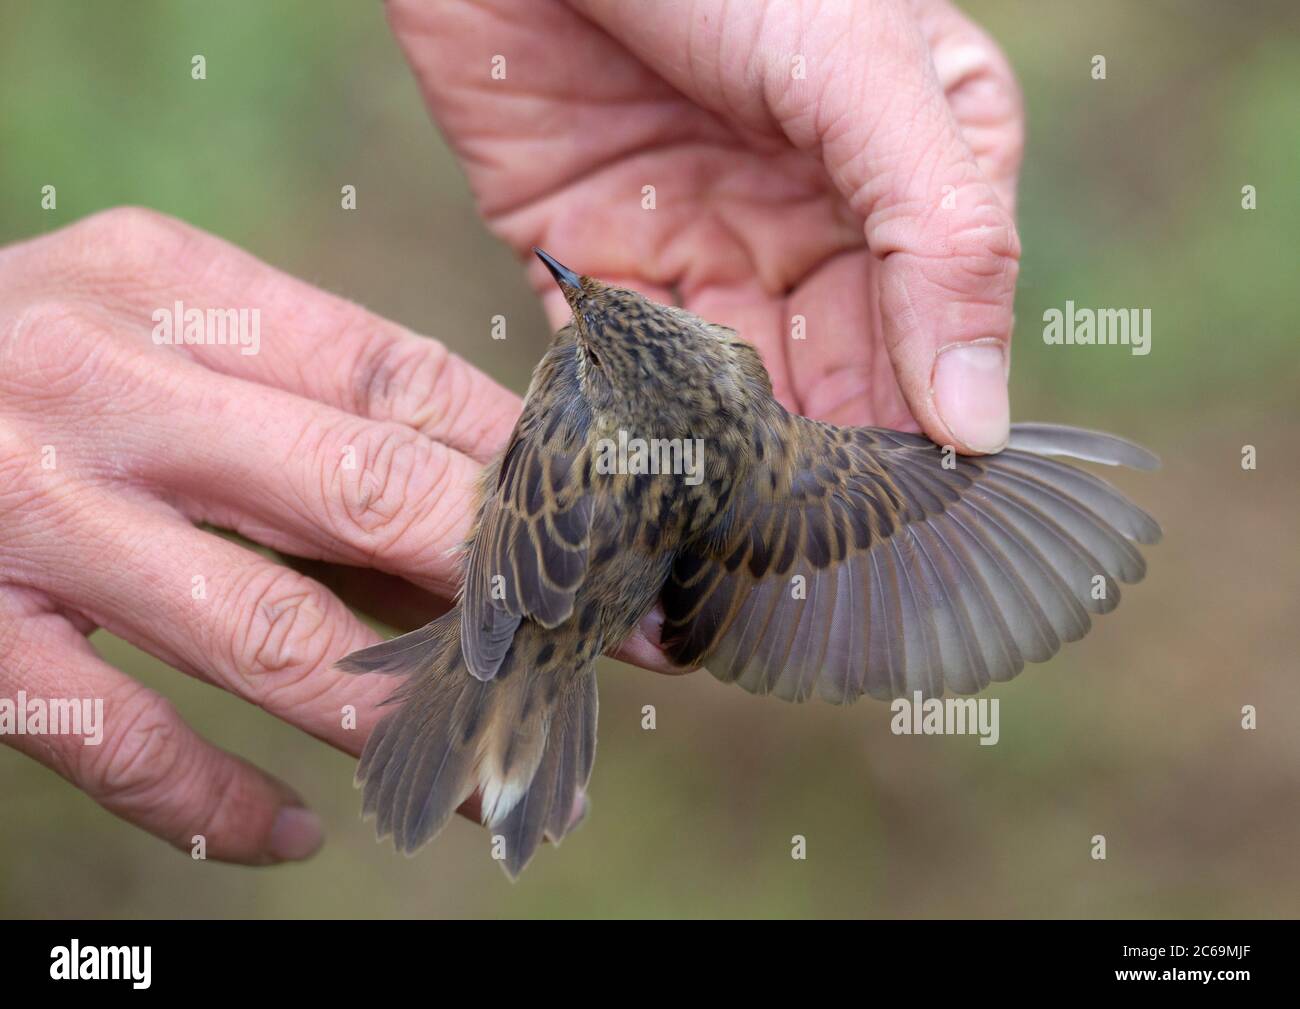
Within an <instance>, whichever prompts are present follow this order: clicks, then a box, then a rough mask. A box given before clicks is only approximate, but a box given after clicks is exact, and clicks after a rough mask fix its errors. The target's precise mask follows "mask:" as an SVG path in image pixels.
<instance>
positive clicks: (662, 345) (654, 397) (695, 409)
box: [533, 249, 771, 425]
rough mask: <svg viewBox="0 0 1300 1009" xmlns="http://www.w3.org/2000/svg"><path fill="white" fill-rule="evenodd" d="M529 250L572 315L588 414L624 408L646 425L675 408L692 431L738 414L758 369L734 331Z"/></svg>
mask: <svg viewBox="0 0 1300 1009" xmlns="http://www.w3.org/2000/svg"><path fill="white" fill-rule="evenodd" d="M533 251H534V252H535V253H536V254H537V257H538V258H539V259H540V260H541V261H542V262H543V263H545V264H546V267H547V269H548V270H550V272H551V276H552V277H554V278H555V282H556V284H558V285H559V287H560V290H561V291H562V292H564V298H565V301H567V302H568V304H569V308H570V309H571V310H572V311H573V329H574V333H575V336H576V337H577V345H578V373H579V379H580V381H581V384H582V389H583V393H584V394H585V395H586V397H587V399H588V400H589V401H590V402H591V404H592V405H593V406H594V407H596V408H597V409H600V408H603V407H607V406H611V405H613V404H616V403H622V404H624V405H625V406H626V407H627V408H628V411H629V412H630V413H632V414H633V415H638V414H639V415H643V416H646V417H647V418H648V417H649V416H651V415H653V414H657V413H659V412H660V411H659V410H658V409H657V407H658V406H659V404H661V403H667V404H674V405H675V409H676V410H677V411H678V412H679V413H681V414H683V417H682V419H683V421H685V422H686V423H688V424H691V425H695V424H696V423H697V419H698V418H697V415H699V414H707V415H708V416H709V417H710V418H715V419H716V417H717V415H718V414H719V413H721V414H722V415H724V416H725V415H726V414H728V413H730V412H731V411H732V410H740V409H742V408H743V400H744V397H745V396H746V395H747V394H749V392H750V387H751V385H752V381H753V376H750V375H748V374H746V373H747V372H751V371H753V370H754V368H755V367H757V369H758V370H759V371H760V372H761V371H762V365H761V363H758V356H757V354H756V353H755V352H754V350H753V348H751V347H750V346H749V345H748V344H746V343H744V342H743V341H741V340H740V339H739V338H737V336H736V333H735V331H734V330H731V329H727V328H726V327H725V326H718V325H715V324H713V323H711V322H708V321H706V320H704V319H701V318H700V317H699V316H698V315H694V314H692V313H690V312H688V311H686V310H685V309H681V308H675V307H673V306H670V305H661V304H659V303H658V302H655V301H651V300H650V299H649V298H647V297H645V295H643V294H638V293H637V292H636V291H631V290H627V289H625V288H621V287H612V286H610V285H608V284H605V283H602V282H601V281H599V280H596V279H594V278H592V277H587V276H581V275H579V274H577V273H575V272H574V271H573V270H570V269H569V268H568V267H567V266H564V265H562V264H561V263H559V262H557V261H556V260H555V259H554V258H553V257H551V256H550V255H548V254H547V253H545V252H543V251H542V250H541V249H534V250H533ZM766 379H767V375H766V372H763V373H762V382H763V383H766ZM767 388H768V390H769V391H770V388H771V386H770V383H767Z"/></svg>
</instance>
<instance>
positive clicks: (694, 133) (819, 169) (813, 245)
mask: <svg viewBox="0 0 1300 1009" xmlns="http://www.w3.org/2000/svg"><path fill="white" fill-rule="evenodd" d="M389 16H390V20H391V22H392V25H393V28H394V31H395V32H396V34H397V37H398V39H399V40H400V42H401V44H402V46H403V48H404V50H405V51H406V54H407V57H408V59H409V60H410V62H411V64H412V66H413V67H414V69H415V72H416V75H417V77H418V79H419V81H420V84H421V86H422V88H423V90H424V94H425V96H426V99H427V101H428V104H429V107H430V109H431V111H432V113H433V115H434V117H435V118H436V119H437V121H438V122H439V124H440V125H441V126H442V128H443V129H444V131H445V132H446V134H447V136H448V138H449V139H450V141H451V143H452V144H453V146H454V147H455V149H456V151H457V153H458V155H459V157H460V159H461V161H462V163H463V165H464V167H465V170H466V172H467V173H468V176H469V181H470V185H471V186H472V188H473V190H474V193H475V195H476V197H477V200H478V203H479V208H480V210H481V212H482V214H483V216H484V217H485V218H486V220H487V222H488V223H489V225H490V226H491V227H492V228H493V229H494V230H495V231H496V232H497V233H498V234H500V235H501V236H502V237H503V238H505V239H506V240H507V241H508V242H509V243H510V244H511V245H512V246H514V247H515V248H516V249H517V250H519V251H520V252H523V251H524V250H526V249H527V248H528V247H529V246H531V245H541V246H543V247H544V248H546V249H548V250H549V251H551V252H554V253H555V254H556V255H557V256H558V257H559V258H560V259H561V260H563V261H564V262H565V263H566V264H567V265H569V266H571V267H573V268H574V269H577V270H579V271H581V272H584V273H591V274H595V275H598V276H600V277H601V278H602V279H605V280H611V281H614V282H621V283H624V284H627V285H629V286H634V287H636V288H638V289H640V290H642V291H643V292H645V293H647V294H648V295H649V296H651V297H652V298H655V299H657V300H661V301H670V302H672V301H676V302H677V303H679V304H682V305H684V306H685V307H687V308H689V309H690V310H692V311H694V312H696V313H698V314H700V315H702V316H704V317H706V318H708V319H710V320H712V321H716V322H720V323H724V324H726V325H730V326H733V327H735V328H736V329H738V330H739V331H740V333H741V334H742V335H743V336H744V337H745V338H746V339H748V340H750V341H751V342H753V343H755V344H756V345H757V346H758V347H759V349H760V351H761V352H762V354H763V357H764V360H765V362H766V363H767V366H768V369H769V370H770V371H771V373H772V377H773V382H774V384H775V386H776V390H777V393H778V395H779V396H780V397H781V398H782V399H783V400H784V401H785V403H786V404H787V405H788V406H790V407H791V408H793V409H796V410H798V411H800V412H803V413H807V414H809V415H812V416H816V417H820V418H823V419H826V420H830V421H833V422H835V423H839V424H864V423H876V424H883V425H886V426H890V427H897V428H905V429H912V430H915V429H917V428H918V427H919V429H921V430H923V431H924V432H925V433H926V434H927V435H929V436H930V437H931V438H932V439H934V440H935V441H937V442H939V443H941V444H953V445H955V446H957V447H958V448H959V449H962V450H967V451H994V450H997V449H998V448H1000V447H1001V446H1002V444H1003V443H1004V442H1005V440H1006V437H1007V427H1008V404H1007V391H1006V370H1007V361H1008V358H1007V354H1008V352H1009V340H1010V334H1011V324H1012V301H1013V296H1014V292H1015V281H1016V274H1017V262H1018V257H1019V241H1018V238H1017V236H1016V230H1015V224H1014V217H1013V215H1014V208H1015V185H1016V174H1017V171H1018V169H1019V163H1020V154H1021V147H1022V132H1023V123H1022V113H1021V106H1020V97H1019V92H1018V89H1017V86H1016V83H1015V79H1014V77H1013V75H1012V73H1011V70H1010V68H1009V66H1008V65H1007V62H1006V60H1005V58H1004V57H1003V56H1002V54H1001V52H1000V51H999V50H998V48H997V46H996V45H995V44H994V43H993V42H992V41H991V40H990V39H989V38H988V37H987V36H986V35H985V34H984V33H983V32H981V31H980V30H979V29H978V28H977V27H975V26H974V25H973V24H972V23H971V22H970V21H968V20H967V19H966V18H965V17H964V16H963V15H962V14H961V13H960V12H958V11H957V10H956V9H955V8H954V7H953V6H952V5H951V4H949V3H948V2H947V0H864V2H861V3H841V4H823V5H804V4H797V3H759V2H756V3H748V4H725V3H723V2H722V0H697V2H695V3H690V4H682V5H678V4H672V5H665V4H660V3H652V2H650V0H632V2H629V0H572V2H567V3H566V2H561V0H491V2H483V0H474V2H472V3H469V2H446V3H425V2H422V0H390V3H389ZM499 56H503V57H504V58H505V71H506V72H505V78H504V79H493V77H492V76H491V71H492V68H493V60H494V57H499ZM798 61H801V66H802V69H803V71H804V77H803V78H800V77H799V76H797V74H796V70H797V69H798V68H799V66H800V63H799V62H798ZM645 186H653V187H654V194H655V208H654V209H653V210H646V209H643V187H645ZM532 270H533V276H534V279H535V282H536V285H537V287H538V290H539V291H542V292H545V297H546V298H547V303H548V309H549V310H550V312H551V316H552V319H553V321H555V322H557V323H558V322H561V321H562V319H563V317H564V316H565V315H566V314H567V309H566V308H565V306H564V304H563V300H562V298H561V297H560V296H559V294H558V293H557V292H555V290H554V285H553V284H552V283H551V281H550V279H549V277H547V276H546V275H545V273H544V271H543V270H542V269H541V268H540V266H539V265H537V264H533V266H532ZM795 316H803V317H804V319H805V320H806V342H798V341H796V340H792V339H791V331H792V325H793V323H792V320H793V319H794V317H795ZM886 359H888V360H889V361H890V362H891V363H892V368H887V367H885V365H884V362H885V360H886Z"/></svg>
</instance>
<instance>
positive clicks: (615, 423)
mask: <svg viewBox="0 0 1300 1009" xmlns="http://www.w3.org/2000/svg"><path fill="white" fill-rule="evenodd" d="M535 251H536V252H537V255H538V256H539V257H541V259H542V260H543V262H545V263H546V265H547V267H548V268H549V269H550V271H551V273H552V274H553V275H554V277H555V280H556V282H557V283H558V284H559V285H560V288H561V289H562V290H563V291H564V296H565V298H566V299H567V301H568V303H569V306H570V307H571V308H572V310H573V319H572V321H571V322H570V323H569V324H568V325H567V326H565V327H564V328H563V329H561V330H560V331H559V333H557V334H556V336H555V339H554V340H553V341H552V343H551V346H550V348H549V349H548V350H547V352H546V355H545V357H543V358H542V360H541V362H540V363H539V364H538V366H537V369H536V371H535V372H534V373H533V379H532V383H531V385H530V386H529V389H528V394H527V397H526V399H525V401H524V408H523V414H522V415H521V416H520V418H519V422H518V423H517V424H516V425H515V429H514V433H513V434H512V436H511V438H510V442H509V444H508V445H507V447H506V449H505V452H504V454H503V455H502V456H501V458H500V459H499V461H497V462H495V463H493V464H491V465H489V466H488V467H487V469H486V470H485V472H484V475H483V481H482V493H481V501H480V504H479V507H478V517H477V522H476V524H475V527H474V531H473V533H472V534H471V536H470V540H469V543H468V556H467V560H466V568H465V583H464V589H463V591H462V594H461V597H460V600H459V602H458V603H457V605H456V606H455V608H454V609H452V610H451V611H450V612H449V613H447V614H446V615H445V616H443V617H441V618H439V619H437V620H435V621H433V622H432V623H431V624H428V625H427V626H425V627H424V628H422V629H420V630H418V631H414V632H412V633H410V634H406V635H403V636H402V637H399V638H395V639H393V640H392V641H388V642H385V643H383V644H379V645H375V646H374V647H372V648H367V649H364V650H363V651H359V652H356V653H354V654H352V655H350V656H348V657H347V658H346V659H344V660H343V661H342V663H341V665H342V667H343V668H344V669H347V670H349V671H351V672H357V673H362V672H381V673H391V674H395V675H400V676H403V677H405V679H404V680H403V682H402V683H401V684H400V685H399V686H398V687H397V689H396V691H395V692H394V694H393V696H392V698H391V699H390V702H389V703H391V704H393V705H395V706H396V710H394V711H393V712H391V713H390V714H388V715H387V716H386V717H385V718H384V719H383V720H382V721H381V722H380V723H379V725H378V727H377V728H376V729H375V730H374V733H373V734H372V735H371V737H370V740H369V742H368V743H367V745H366V748H365V752H364V754H363V755H362V757H361V763H360V766H359V768H358V771H357V778H358V781H359V782H362V783H364V800H363V808H364V811H365V812H366V813H367V814H370V813H373V814H375V815H376V816H377V818H378V831H379V835H380V836H381V837H383V836H386V835H388V834H392V836H393V839H394V842H395V844H396V845H397V847H398V848H399V849H400V850H403V851H412V850H414V849H415V848H417V847H418V846H420V845H421V844H423V843H424V842H425V841H427V840H428V839H429V838H431V837H432V836H433V835H434V834H436V833H437V832H438V831H439V830H440V829H441V828H442V826H443V825H444V824H445V823H446V822H447V820H448V818H449V817H450V816H451V814H452V813H453V811H454V810H455V809H456V808H457V807H458V806H459V805H460V804H461V803H462V802H464V801H465V800H466V799H468V798H469V797H470V796H471V795H473V794H474V793H476V792H477V793H478V795H479V797H480V803H481V810H482V817H483V821H484V822H485V823H487V824H488V825H490V826H491V827H492V828H493V830H494V832H496V833H498V834H500V835H501V836H502V837H503V838H504V846H505V851H504V859H503V864H504V866H505V868H506V871H507V872H508V873H509V874H510V875H511V876H512V877H513V876H515V875H517V874H518V873H519V871H520V870H521V869H522V868H523V867H524V865H525V864H526V863H527V862H528V860H529V859H530V858H531V857H532V854H533V852H534V850H535V849H536V848H537V845H538V844H539V843H540V842H541V841H542V839H543V837H544V836H545V837H549V838H550V839H552V840H554V841H558V840H560V838H562V837H563V836H564V834H565V833H566V831H567V830H568V829H569V826H570V816H571V812H572V810H573V808H574V800H575V796H576V795H577V794H578V793H579V791H580V790H584V789H585V788H586V785H587V781H588V778H589V777H590V775H591V766H592V760H593V758H594V756H595V750H596V677H595V668H594V664H595V661H596V659H597V657H598V656H599V655H600V654H601V653H602V652H604V651H606V650H608V649H612V648H615V647H617V646H618V645H619V644H620V643H621V642H622V641H623V640H624V639H625V638H626V637H627V636H628V635H629V634H630V633H631V632H632V630H633V629H634V628H635V627H636V626H637V625H638V623H639V622H640V621H641V619H642V618H643V617H645V616H646V614H647V613H648V612H649V611H650V610H651V609H652V608H653V607H654V606H655V604H656V603H662V604H663V609H664V613H665V616H666V620H665V623H664V625H663V645H664V648H665V650H666V652H667V654H668V655H669V656H670V657H671V658H672V659H673V660H675V661H676V662H678V663H679V664H681V665H695V664H704V665H706V666H707V667H708V668H709V670H710V671H711V672H712V673H713V674H714V675H715V676H716V677H718V678H719V679H721V680H723V681H726V682H735V683H739V684H740V685H741V686H742V687H744V688H745V689H746V690H750V691H753V692H754V693H759V694H775V695H776V696H778V697H781V698H784V699H786V700H793V701H802V700H805V699H807V698H809V697H811V696H812V695H813V694H814V693H817V694H820V695H821V696H822V697H823V698H825V699H827V700H829V701H832V702H835V703H843V702H848V701H853V700H856V699H857V698H858V697H859V696H861V695H862V694H864V693H865V694H870V695H871V696H872V697H876V698H882V699H888V698H893V697H902V696H911V695H912V694H913V693H914V692H916V691H920V692H921V693H922V694H923V695H925V696H927V697H931V696H937V695H939V694H942V693H943V692H944V691H945V690H950V691H953V692H955V693H959V694H969V693H973V692H975V691H977V690H980V689H982V688H983V687H986V686H987V685H988V684H989V683H990V682H992V681H995V680H1007V679H1010V678H1011V677H1013V676H1015V675H1016V673H1018V672H1019V671H1020V670H1021V668H1022V667H1023V666H1024V664H1025V662H1027V661H1028V662H1042V661H1044V660H1046V659H1047V658H1049V657H1050V656H1052V655H1054V654H1055V653H1056V651H1057V650H1058V649H1059V648H1060V647H1061V643H1062V642H1063V641H1074V640H1077V639H1078V638H1080V637H1082V636H1083V635H1084V634H1085V633H1087V631H1088V628H1089V626H1090V623H1091V621H1090V617H1089V614H1090V613H1105V612H1109V611H1110V610H1112V609H1114V607H1115V606H1116V604H1117V603H1118V602H1119V589H1118V587H1117V585H1116V582H1117V581H1121V582H1135V581H1138V580H1139V579H1140V578H1142V576H1143V574H1144V573H1145V568H1146V565H1145V563H1144V561H1143V559H1142V556H1141V554H1140V553H1139V552H1138V551H1137V549H1136V548H1135V547H1134V545H1133V544H1134V543H1135V542H1136V543H1155V542H1156V541H1157V540H1158V539H1159V538H1160V527H1159V526H1158V525H1157V524H1156V522H1155V521H1154V520H1153V519H1152V518H1151V517H1150V516H1149V515H1147V514H1146V513H1145V512H1143V511H1142V510H1141V509H1139V508H1137V507H1136V506H1134V505H1133V504H1131V503H1130V502H1129V501H1127V500H1126V499H1125V498H1124V497H1123V496H1121V495H1120V494H1119V493H1118V492H1117V491H1116V490H1114V489H1113V488H1112V487H1110V486H1109V485H1108V484H1106V483H1104V482H1102V481H1101V480H1099V479H1097V478H1096V477H1094V476H1092V475H1090V474H1088V473H1085V472H1082V471H1080V470H1077V469H1074V468H1072V467H1070V466H1067V465H1064V464H1062V463H1060V462H1057V461H1055V460H1053V459H1051V458H1048V457H1049V456H1067V457H1072V458H1075V459H1083V460H1087V461H1089V462H1097V463H1106V464H1110V465H1119V464H1122V465H1127V466H1134V467H1137V468H1139V469H1154V468H1155V467H1156V466H1157V465H1158V463H1157V460H1156V458H1155V457H1154V456H1153V455H1151V454H1150V453H1149V452H1147V451H1145V450H1144V449H1142V448H1139V447H1138V446H1136V445H1134V444H1132V443H1130V442H1127V441H1124V440H1122V439H1119V438H1115V437H1112V436H1111V435H1107V434H1100V433H1097V432H1093V431H1084V430H1079V429H1076V428H1069V427H1060V426H1055V425H1048V424H1019V425H1015V426H1013V428H1012V433H1011V442H1010V445H1009V446H1008V448H1007V449H1006V450H1005V451H1003V452H1001V453H999V454H997V455H992V456H981V457H973V458H972V457H965V456H958V455H956V454H954V453H953V452H951V451H945V450H943V449H942V448H941V447H940V446H937V445H935V444H934V443H933V442H931V441H930V440H929V439H927V438H924V437H921V436H920V435H915V434H905V433H902V432H898V431H890V430H886V429H883V428H869V427H859V428H840V427H835V426H833V425H830V424H823V423H820V422H818V421H814V420H809V419H807V418H805V417H799V416H796V415H794V414H791V413H789V412H788V411H787V410H786V409H785V408H784V407H782V406H781V404H780V403H778V402H777V401H776V400H775V399H774V398H773V396H772V384H771V381H770V380H769V378H768V375H767V371H766V370H765V369H764V367H763V363H762V361H761V360H760V359H759V355H758V352H757V351H756V350H754V348H753V347H751V346H750V345H749V344H747V343H745V342H744V341H743V340H741V339H740V338H739V337H738V336H737V335H736V333H735V332H734V331H733V330H730V329H727V328H725V327H722V326H717V325H714V324H713V323H710V322H706V321H705V320H704V319H701V318H699V317H697V316H695V315H692V314H691V313H689V312H686V311H684V310H682V309H680V308H671V307H668V306H666V305H659V304H656V303H654V302H652V301H650V300H648V299H647V298H644V297H643V296H641V295H639V294H637V293H636V292H634V291H627V290H621V289H619V288H614V287H609V286H607V285H605V284H603V283H601V282H600V281H597V280H593V279H592V278H590V277H582V276H578V275H577V274H575V273H574V272H573V271H571V270H569V269H567V268H566V267H564V266H561V265H560V264H559V263H557V262H556V261H555V260H554V259H552V258H551V257H550V256H548V255H547V254H546V253H544V252H542V251H540V250H535Z"/></svg>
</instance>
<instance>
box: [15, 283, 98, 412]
mask: <svg viewBox="0 0 1300 1009" xmlns="http://www.w3.org/2000/svg"><path fill="white" fill-rule="evenodd" d="M103 336H104V324H103V322H102V320H100V319H98V318H96V317H95V316H94V314H93V313H92V312H91V311H90V310H89V309H87V308H86V307H85V306H84V305H82V304H80V303H78V302H76V301H75V300H70V299H60V298H50V299H41V300H37V301H34V302H32V303H30V304H27V305H25V306H23V308H22V309H21V310H20V311H17V312H15V313H13V315H12V316H10V317H9V318H8V319H7V321H6V322H5V325H4V327H3V329H0V361H2V362H3V365H4V366H3V368H2V369H0V375H3V378H4V380H5V383H6V385H12V384H15V383H16V384H19V385H21V386H24V387H26V386H27V385H29V384H31V383H32V382H33V380H36V382H37V384H38V386H39V388H40V390H41V391H43V392H44V393H47V394H49V393H55V392H57V389H58V386H59V383H60V381H61V380H66V379H71V378H74V377H75V376H77V375H78V374H79V373H81V372H82V370H83V369H84V368H85V367H86V365H87V364H88V363H89V362H90V361H91V360H92V359H93V357H94V348H95V346H96V345H97V344H99V343H100V342H101V341H102V339H103Z"/></svg>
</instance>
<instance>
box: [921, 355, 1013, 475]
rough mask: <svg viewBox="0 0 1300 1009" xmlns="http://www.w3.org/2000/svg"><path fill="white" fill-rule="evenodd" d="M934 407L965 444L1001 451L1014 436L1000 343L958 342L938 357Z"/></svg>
mask: <svg viewBox="0 0 1300 1009" xmlns="http://www.w3.org/2000/svg"><path fill="white" fill-rule="evenodd" d="M932 389H933V392H934V407H935V409H936V410H938V411H939V419H940V420H942V421H943V422H944V424H945V425H946V426H947V428H948V430H949V431H951V432H952V435H953V437H954V438H956V439H957V440H958V441H959V442H961V443H962V444H963V445H966V446H969V447H970V448H973V449H975V450H976V451H977V452H998V451H1001V450H1002V449H1003V448H1004V447H1006V444H1007V439H1008V438H1009V437H1010V435H1011V405H1010V403H1009V401H1008V399H1007V375H1006V355H1005V354H1004V353H1003V350H1002V345H1001V344H989V343H954V344H950V345H949V346H947V347H944V348H943V349H942V350H940V351H939V354H938V356H937V357H936V358H935V362H934V382H933V385H932Z"/></svg>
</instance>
